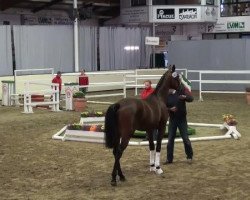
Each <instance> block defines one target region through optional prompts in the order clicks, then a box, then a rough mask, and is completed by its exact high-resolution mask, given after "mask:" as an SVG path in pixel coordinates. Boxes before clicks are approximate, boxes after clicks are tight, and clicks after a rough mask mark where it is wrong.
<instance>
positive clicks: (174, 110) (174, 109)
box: [169, 106, 177, 112]
mask: <svg viewBox="0 0 250 200" xmlns="http://www.w3.org/2000/svg"><path fill="white" fill-rule="evenodd" d="M169 110H170V111H171V112H176V111H177V108H176V107H175V106H174V107H172V108H169Z"/></svg>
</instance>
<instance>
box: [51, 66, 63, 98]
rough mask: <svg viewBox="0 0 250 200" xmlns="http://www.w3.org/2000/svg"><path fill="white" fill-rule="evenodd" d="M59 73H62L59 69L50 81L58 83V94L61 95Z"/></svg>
mask: <svg viewBox="0 0 250 200" xmlns="http://www.w3.org/2000/svg"><path fill="white" fill-rule="evenodd" d="M61 75H62V73H61V72H60V71H58V72H57V73H56V76H55V77H54V78H53V80H52V83H58V84H59V95H61V90H62V78H61ZM59 97H60V96H59Z"/></svg>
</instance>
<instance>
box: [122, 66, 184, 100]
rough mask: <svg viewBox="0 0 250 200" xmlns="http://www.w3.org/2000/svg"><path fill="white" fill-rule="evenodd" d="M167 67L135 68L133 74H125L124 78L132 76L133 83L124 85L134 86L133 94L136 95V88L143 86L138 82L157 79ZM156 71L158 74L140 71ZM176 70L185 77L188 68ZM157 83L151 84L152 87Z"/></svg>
mask: <svg viewBox="0 0 250 200" xmlns="http://www.w3.org/2000/svg"><path fill="white" fill-rule="evenodd" d="M166 70H167V69H136V70H135V75H126V78H134V84H128V85H126V87H128V88H135V95H138V89H139V88H143V87H144V85H143V84H139V81H141V80H144V81H145V80H157V81H158V80H159V79H160V78H161V76H162V74H163V73H165V72H166ZM152 71H154V72H156V73H158V74H141V73H144V72H146V73H150V72H152ZM176 71H177V72H179V73H181V74H183V75H185V76H186V77H187V75H188V70H187V69H176ZM156 85H157V84H152V87H156Z"/></svg>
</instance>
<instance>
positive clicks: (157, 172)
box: [155, 122, 166, 174]
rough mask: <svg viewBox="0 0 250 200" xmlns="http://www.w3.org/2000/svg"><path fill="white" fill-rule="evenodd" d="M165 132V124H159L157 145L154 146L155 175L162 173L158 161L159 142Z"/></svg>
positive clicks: (159, 153)
mask: <svg viewBox="0 0 250 200" xmlns="http://www.w3.org/2000/svg"><path fill="white" fill-rule="evenodd" d="M165 131H166V122H163V123H161V126H159V129H158V135H157V144H156V153H155V167H156V171H155V172H156V174H162V173H163V170H162V169H161V167H160V159H161V141H162V138H163V135H164V133H165Z"/></svg>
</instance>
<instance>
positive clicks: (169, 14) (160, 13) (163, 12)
mask: <svg viewBox="0 0 250 200" xmlns="http://www.w3.org/2000/svg"><path fill="white" fill-rule="evenodd" d="M156 13H157V19H174V18H175V13H174V9H157V10H156Z"/></svg>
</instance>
